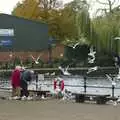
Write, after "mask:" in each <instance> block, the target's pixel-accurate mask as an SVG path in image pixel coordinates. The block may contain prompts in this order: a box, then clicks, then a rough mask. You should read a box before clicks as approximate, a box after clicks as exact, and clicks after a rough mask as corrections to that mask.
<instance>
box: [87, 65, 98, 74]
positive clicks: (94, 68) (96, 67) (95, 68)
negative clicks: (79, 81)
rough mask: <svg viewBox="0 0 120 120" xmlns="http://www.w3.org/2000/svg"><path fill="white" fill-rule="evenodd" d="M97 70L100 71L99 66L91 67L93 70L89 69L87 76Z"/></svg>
mask: <svg viewBox="0 0 120 120" xmlns="http://www.w3.org/2000/svg"><path fill="white" fill-rule="evenodd" d="M96 70H98V66H95V67H91V68H89V69H88V71H87V74H89V73H91V72H93V71H96Z"/></svg>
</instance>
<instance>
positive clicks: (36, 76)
mask: <svg viewBox="0 0 120 120" xmlns="http://www.w3.org/2000/svg"><path fill="white" fill-rule="evenodd" d="M35 78H36V90H38V73H37V72H36V74H35Z"/></svg>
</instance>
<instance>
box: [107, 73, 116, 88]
mask: <svg viewBox="0 0 120 120" xmlns="http://www.w3.org/2000/svg"><path fill="white" fill-rule="evenodd" d="M105 75H106V76H107V78H108V80H110V81H111V82H112V85H114V86H115V85H116V82H115V79H114V78H112V77H111V76H110V75H108V74H105Z"/></svg>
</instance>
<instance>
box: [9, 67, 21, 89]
mask: <svg viewBox="0 0 120 120" xmlns="http://www.w3.org/2000/svg"><path fill="white" fill-rule="evenodd" d="M11 84H12V87H15V88H16V87H20V70H18V69H15V70H14V71H13V72H12V76H11Z"/></svg>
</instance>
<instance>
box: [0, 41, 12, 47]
mask: <svg viewBox="0 0 120 120" xmlns="http://www.w3.org/2000/svg"><path fill="white" fill-rule="evenodd" d="M0 46H12V40H1V41H0Z"/></svg>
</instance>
